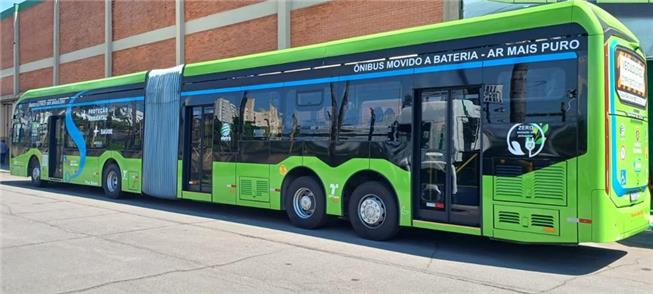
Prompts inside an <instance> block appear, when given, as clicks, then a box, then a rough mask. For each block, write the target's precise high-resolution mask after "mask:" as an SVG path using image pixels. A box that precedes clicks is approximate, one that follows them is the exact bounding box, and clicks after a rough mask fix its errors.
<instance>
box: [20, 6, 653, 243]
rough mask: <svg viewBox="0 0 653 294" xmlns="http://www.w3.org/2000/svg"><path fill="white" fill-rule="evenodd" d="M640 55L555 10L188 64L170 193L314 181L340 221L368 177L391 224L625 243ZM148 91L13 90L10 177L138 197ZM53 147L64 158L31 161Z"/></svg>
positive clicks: (118, 83) (634, 194)
mask: <svg viewBox="0 0 653 294" xmlns="http://www.w3.org/2000/svg"><path fill="white" fill-rule="evenodd" d="M497 40H498V41H497ZM526 41H527V42H526ZM492 42H495V43H492ZM545 43H546V45H545ZM529 44H530V45H532V46H529ZM522 45H523V46H522ZM556 46H557V47H556ZM434 47H437V48H442V49H438V50H441V51H442V52H444V53H438V54H432V52H434V51H437V50H433V49H432V48H434ZM437 48H436V49H437ZM554 49H555V50H554ZM428 50H432V51H428ZM546 50H548V51H546ZM522 51H523V52H522ZM447 52H448V53H447ZM427 53H428V54H427ZM449 53H451V54H449ZM447 54H449V55H447ZM641 56H642V52H641V50H639V47H638V41H637V39H636V37H635V36H634V35H633V34H632V33H631V32H630V31H629V30H628V29H627V28H626V27H624V26H623V25H622V24H621V23H619V22H618V21H617V20H616V19H615V18H613V17H612V16H610V15H609V14H607V13H606V12H604V11H603V10H601V9H600V8H598V7H596V6H594V5H592V4H589V3H586V2H585V1H568V2H563V3H556V4H549V5H542V6H537V7H532V8H527V9H523V10H519V11H512V12H507V13H500V14H495V15H490V16H484V17H479V18H472V19H466V20H460V21H452V22H447V23H441V24H435V25H428V26H421V27H416V28H410V29H403V30H398V31H392V32H387V33H381V34H375V35H369V36H363V37H356V38H350V39H346V40H339V41H333V42H328V43H322V44H316V45H310V46H305V47H298V48H291V49H286V50H279V51H274V52H265V53H260V54H254V55H248V56H242V57H235V58H228V59H223V60H216V61H208V62H202V63H196V64H189V65H186V66H185V67H184V69H183V74H182V76H181V81H182V87H181V98H180V99H181V101H182V105H181V109H182V110H181V113H180V114H179V117H180V120H181V122H180V133H181V135H180V137H179V138H180V141H179V152H178V155H177V166H178V167H177V192H176V197H177V198H182V199H192V200H199V201H207V202H215V203H225V204H233V205H242V206H251V207H259V208H268V209H275V210H282V209H285V210H288V209H292V207H288V205H286V204H285V203H289V202H286V201H285V200H286V198H285V197H292V195H289V192H288V191H287V189H289V187H290V186H291V183H293V180H296V179H298V178H301V177H313V178H314V179H316V180H317V182H318V183H319V184H320V186H321V189H322V193H321V194H322V195H323V197H324V198H325V199H324V203H325V207H324V211H325V213H326V214H328V215H333V216H344V217H348V218H352V217H354V216H352V215H350V212H349V210H348V207H349V205H350V203H349V200H350V199H351V197H352V194H353V192H354V191H355V190H356V189H357V187H359V186H362V185H364V184H365V183H366V182H368V181H374V182H375V183H382V184H384V185H387V187H388V188H389V189H390V190H391V192H392V193H391V194H392V195H393V196H394V197H395V201H396V210H397V211H396V213H397V215H398V220H397V223H398V225H400V226H404V227H420V228H426V229H433V230H443V231H450V232H458V233H465V234H472V235H479V236H486V237H491V238H496V239H502V240H510V241H517V242H525V243H580V242H611V241H616V240H621V239H624V238H627V237H629V236H632V235H634V234H637V233H639V232H642V231H644V230H646V229H647V228H648V227H649V223H648V222H649V221H648V220H649V207H650V198H651V197H650V192H649V190H648V189H647V184H648V178H649V174H648V152H649V151H648V146H649V144H648V134H649V133H648V125H647V124H648V114H647V108H646V107H647V106H646V101H645V99H644V102H643V103H642V101H640V100H641V99H643V98H641V97H640V96H643V97H646V96H645V95H646V93H645V91H644V92H642V91H640V90H639V89H637V88H632V87H630V86H631V84H629V83H628V81H626V80H625V79H626V77H623V76H624V75H627V74H628V73H624V70H623V69H622V67H625V66H630V65H632V64H635V65H636V64H638V62H639V61H640V59H641V60H642V63H644V62H643V58H641ZM427 59H428V61H426V60H427ZM436 59H437V62H436ZM402 62H403V63H402ZM426 62H428V64H424V63H426ZM431 62H432V64H430V63H431ZM411 63H412V64H411ZM418 63H419V64H418ZM436 63H437V64H436ZM623 64H627V65H623ZM332 65H333V66H332ZM388 67H392V68H388ZM529 75H530V76H529ZM527 76H528V78H526V77H527ZM620 78H621V79H624V81H622V80H620ZM529 79H530V80H531V82H529ZM533 81H536V82H533ZM547 81H548V82H547ZM147 82H148V73H146V72H142V73H135V74H131V75H126V76H120V77H114V78H109V79H102V80H95V81H88V82H80V83H76V84H70V85H63V86H55V87H49V88H43V89H35V90H30V91H27V92H26V93H25V94H24V95H23V96H22V97H21V98H20V100H19V101H18V103H17V105H16V108H15V110H14V127H13V133H12V146H11V149H12V151H11V160H10V163H11V174H12V175H17V176H30V169H29V168H30V164H31V163H32V162H38V163H39V166H40V167H39V169H40V170H43V172H41V173H40V178H41V179H42V180H45V181H59V182H69V183H74V184H82V185H90V186H98V187H99V186H103V184H104V183H103V181H104V176H105V174H106V168H107V166H109V165H110V164H115V165H117V166H118V167H119V170H120V181H121V182H120V183H121V185H120V187H121V189H122V190H123V191H125V192H131V193H141V192H142V185H143V176H144V171H143V169H142V166H143V161H142V154H143V134H144V133H145V132H150V131H152V130H148V129H146V128H144V117H145V119H146V118H147V116H148V112H147V107H145V109H144V108H143V104H144V102H143V101H144V100H145V99H146V98H144V97H145V96H146V93H145V87H146V85H147ZM519 85H521V86H519ZM551 85H552V86H551ZM556 86H558V87H556ZM618 89H619V90H618ZM393 95H394V96H393ZM553 96H555V97H556V98H555V99H557V100H555V99H553V98H551V99H552V100H547V99H549V98H548V97H553ZM289 97H292V99H290V98H289ZM532 97H536V98H532ZM531 98H532V99H534V100H533V101H530V100H528V99H531ZM638 99H639V100H638ZM75 101H78V102H76V103H75ZM107 101H108V102H107ZM257 101H258V102H257ZM260 101H269V102H266V103H265V104H264V105H263V106H260V104H257V103H259V102H260ZM275 103H276V104H275ZM531 103H532V104H531ZM112 105H113V106H112ZM551 105H553V106H551ZM82 109H83V110H82ZM225 111H226V113H227V114H225V113H222V112H225ZM54 112H56V113H59V115H60V116H59V118H58V119H52V118H50V117H48V115H47V114H44V113H54ZM219 112H220V113H219ZM277 112H278V113H279V114H277ZM397 113H399V114H397ZM418 113H420V114H418ZM508 113H509V114H508ZM437 114H441V115H442V117H438V115H437ZM221 116H225V117H229V120H223V119H222V118H220V117H221ZM291 117H292V118H291ZM57 120H59V122H57ZM64 120H69V121H64ZM107 120H110V121H111V123H110V125H109V124H108V123H106V122H104V121H107ZM298 122H299V123H298ZM198 124H199V126H198ZM71 125H74V126H71ZM108 126H110V127H108ZM57 128H60V129H57ZM64 128H65V129H66V130H65V131H63V130H64ZM377 129H378V130H382V131H377ZM55 132H58V133H56V134H57V136H60V137H56V136H55V135H54V134H55ZM72 133H80V134H83V136H82V137H81V139H82V140H83V141H81V144H82V145H85V147H84V148H83V149H84V150H83V151H82V150H81V149H80V146H79V144H80V143H79V142H78V141H77V140H78V139H76V138H74V137H75V136H71V135H70V134H72ZM103 134H104V137H102V136H103ZM438 136H439V137H438ZM96 138H99V139H96ZM57 140H59V141H57ZM53 142H54V143H53ZM175 143H176V142H173V144H175ZM52 144H54V145H52ZM56 144H59V145H56ZM48 147H49V149H48ZM55 147H56V148H61V149H57V150H60V151H59V153H60V154H58V156H60V157H61V160H60V161H56V160H55V161H52V159H51V158H50V157H53V154H56V152H57V151H48V152H47V153H48V154H47V155H48V156H46V154H44V153H46V150H52V148H55ZM438 148H440V149H438ZM207 150H208V151H207ZM438 150H444V151H441V152H440V151H438ZM524 150H526V151H524ZM207 154H208V155H207ZM170 156H175V155H172V154H171V155H170ZM57 160H59V159H57ZM48 162H57V163H58V164H60V165H61V170H57V169H56V168H52V167H49V166H48ZM413 162H421V163H420V164H419V165H418V164H412V163H413ZM50 171H54V172H55V173H57V174H58V176H54V175H50V174H49V173H50ZM470 175H471V176H470ZM474 195H477V196H476V197H474ZM155 196H156V195H155ZM293 203H294V202H293ZM354 211H355V210H354ZM361 213H362V212H361Z"/></svg>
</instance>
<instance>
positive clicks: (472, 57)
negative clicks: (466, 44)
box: [351, 38, 583, 73]
mask: <svg viewBox="0 0 653 294" xmlns="http://www.w3.org/2000/svg"><path fill="white" fill-rule="evenodd" d="M582 48H583V44H582V43H581V40H579V39H571V38H566V39H554V40H552V39H548V40H546V41H540V42H524V43H521V44H518V43H513V44H509V45H503V46H495V47H481V48H472V49H464V50H458V51H447V52H437V53H431V54H423V55H415V56H410V57H405V58H395V59H387V60H375V61H370V62H362V63H357V64H354V65H351V71H353V72H354V73H365V72H374V71H382V70H396V69H404V68H411V67H421V66H434V65H444V64H455V63H463V62H475V61H485V60H491V59H499V58H510V57H523V56H531V55H539V54H552V53H562V52H573V51H577V50H579V49H582Z"/></svg>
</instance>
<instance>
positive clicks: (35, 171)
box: [29, 159, 45, 187]
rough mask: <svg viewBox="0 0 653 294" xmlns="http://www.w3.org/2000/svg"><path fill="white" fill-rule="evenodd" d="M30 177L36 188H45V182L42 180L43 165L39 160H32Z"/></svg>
mask: <svg viewBox="0 0 653 294" xmlns="http://www.w3.org/2000/svg"><path fill="white" fill-rule="evenodd" d="M29 175H30V180H31V182H32V185H34V186H36V187H43V186H45V182H43V181H42V180H41V164H39V161H38V159H32V160H30V162H29Z"/></svg>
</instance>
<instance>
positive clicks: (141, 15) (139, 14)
mask: <svg viewBox="0 0 653 294" xmlns="http://www.w3.org/2000/svg"><path fill="white" fill-rule="evenodd" d="M112 14H113V39H114V40H120V39H122V38H126V37H129V36H133V35H137V34H141V33H145V32H147V31H151V30H156V29H160V28H164V27H167V26H171V25H174V24H175V1H172V0H157V1H133V0H118V1H114V2H113V12H112Z"/></svg>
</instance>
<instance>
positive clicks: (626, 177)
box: [591, 37, 651, 242]
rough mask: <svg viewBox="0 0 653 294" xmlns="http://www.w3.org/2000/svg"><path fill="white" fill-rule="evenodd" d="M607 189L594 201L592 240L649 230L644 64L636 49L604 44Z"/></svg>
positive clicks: (621, 43) (616, 41) (621, 42)
mask: <svg viewBox="0 0 653 294" xmlns="http://www.w3.org/2000/svg"><path fill="white" fill-rule="evenodd" d="M605 49H606V51H605V52H606V55H605V56H606V62H605V77H606V84H605V101H606V103H605V107H606V111H605V118H606V119H605V122H606V127H605V131H606V134H605V136H606V146H605V150H606V152H605V168H606V170H605V175H606V178H605V189H604V190H598V191H595V194H597V195H592V196H593V197H592V199H593V200H595V201H596V202H595V203H592V218H593V219H594V220H595V221H594V224H593V229H592V238H591V240H592V241H595V242H609V241H616V240H621V239H624V238H627V237H630V236H632V235H635V234H637V233H639V232H641V231H644V230H646V229H647V228H648V227H649V214H650V212H649V209H650V205H651V204H650V201H651V200H650V199H651V196H650V191H649V190H648V189H647V187H648V178H649V170H648V160H649V150H648V147H649V145H648V140H649V138H648V114H647V106H648V103H647V102H648V101H647V99H646V97H647V96H646V95H647V89H646V62H645V60H644V58H642V56H641V54H640V53H638V52H637V51H636V49H637V47H636V46H633V45H631V44H630V43H629V42H627V41H625V40H623V39H619V38H615V37H612V38H610V39H608V41H607V42H606V45H605Z"/></svg>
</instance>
